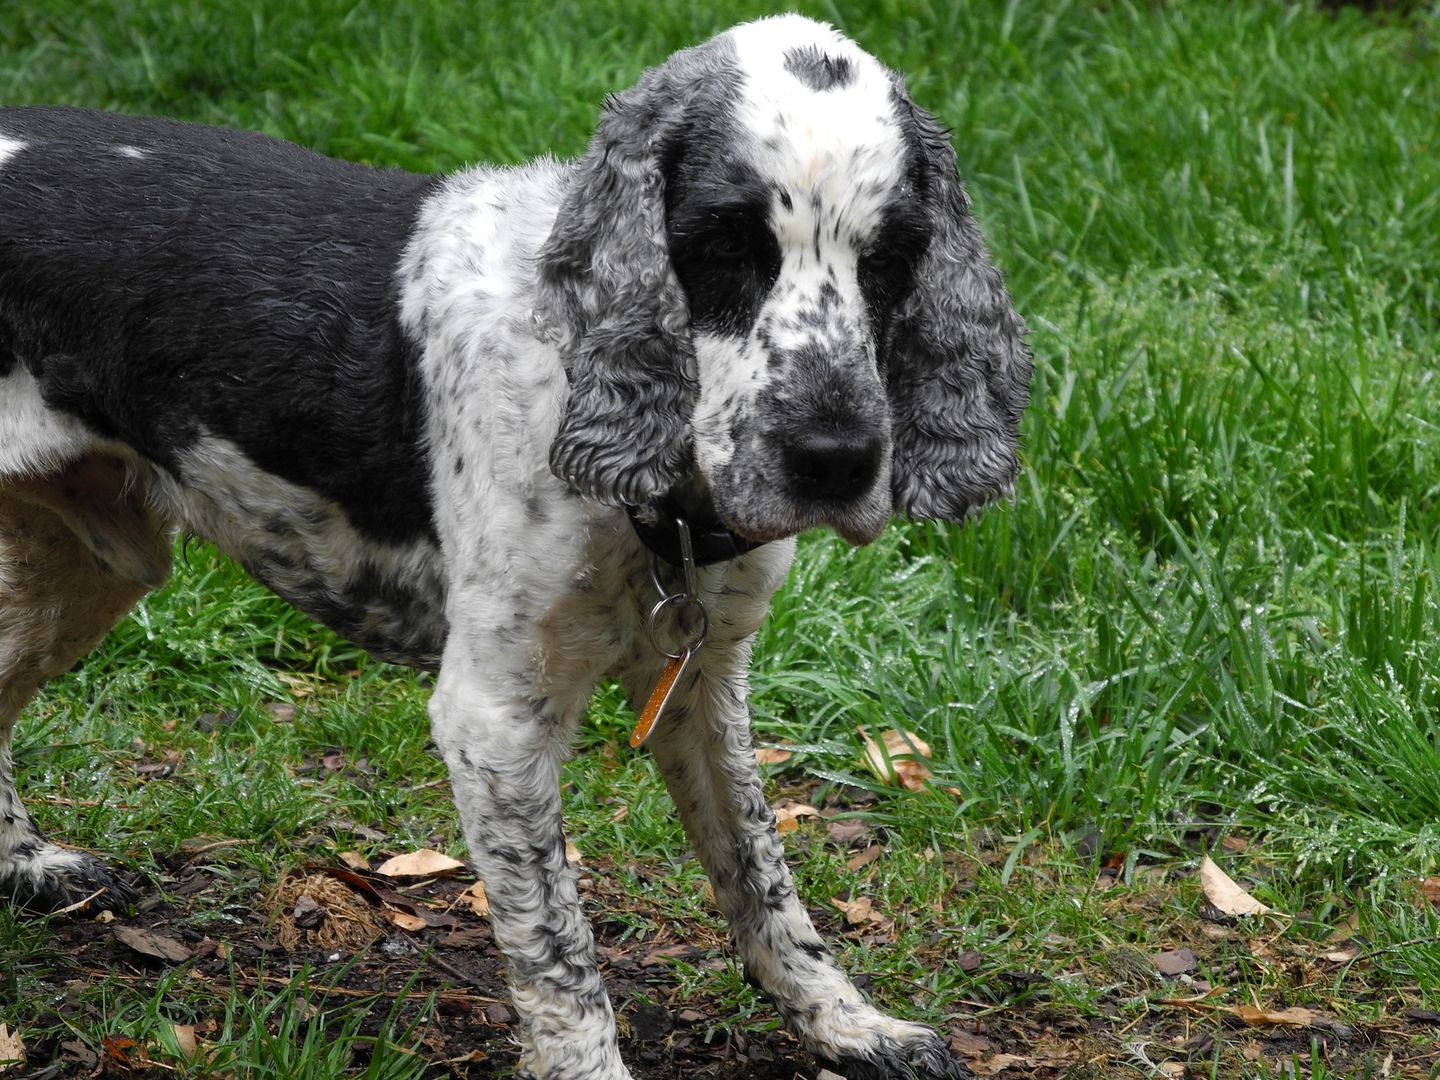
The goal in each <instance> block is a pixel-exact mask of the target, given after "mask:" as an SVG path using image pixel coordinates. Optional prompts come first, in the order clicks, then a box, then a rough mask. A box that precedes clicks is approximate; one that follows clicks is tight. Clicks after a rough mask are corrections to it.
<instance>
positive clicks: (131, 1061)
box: [100, 1035, 150, 1069]
mask: <svg viewBox="0 0 1440 1080" xmlns="http://www.w3.org/2000/svg"><path fill="white" fill-rule="evenodd" d="M100 1045H101V1046H103V1047H104V1048H105V1058H106V1060H107V1061H113V1062H114V1063H115V1064H116V1065H118V1066H120V1068H122V1069H136V1068H139V1067H140V1066H142V1065H146V1064H149V1061H150V1056H149V1055H148V1054H146V1053H145V1047H143V1046H141V1045H140V1043H138V1042H137V1041H136V1040H134V1039H132V1038H130V1037H129V1036H128V1035H106V1036H105V1037H104V1038H103V1039H101V1040H100Z"/></svg>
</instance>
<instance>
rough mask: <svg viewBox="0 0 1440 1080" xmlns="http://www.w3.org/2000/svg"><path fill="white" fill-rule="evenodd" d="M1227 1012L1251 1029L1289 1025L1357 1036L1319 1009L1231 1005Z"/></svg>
mask: <svg viewBox="0 0 1440 1080" xmlns="http://www.w3.org/2000/svg"><path fill="white" fill-rule="evenodd" d="M1225 1012H1228V1013H1229V1014H1230V1015H1231V1016H1235V1017H1238V1018H1239V1019H1240V1020H1242V1021H1243V1022H1244V1023H1245V1024H1247V1025H1248V1026H1250V1027H1266V1026H1270V1025H1275V1024H1288V1025H1290V1026H1292V1027H1307V1028H1317V1029H1319V1030H1322V1031H1332V1032H1334V1033H1335V1034H1336V1035H1338V1036H1340V1038H1342V1039H1349V1038H1351V1037H1353V1036H1354V1034H1355V1032H1354V1030H1353V1029H1352V1028H1351V1027H1350V1026H1349V1025H1348V1024H1343V1023H1341V1022H1340V1021H1339V1020H1336V1019H1335V1017H1333V1016H1331V1015H1330V1014H1329V1013H1327V1012H1321V1011H1320V1010H1319V1009H1306V1008H1302V1007H1300V1006H1299V1005H1294V1006H1291V1007H1290V1008H1288V1009H1262V1008H1259V1007H1257V1006H1255V1005H1231V1006H1229V1007H1228V1008H1227V1009H1225Z"/></svg>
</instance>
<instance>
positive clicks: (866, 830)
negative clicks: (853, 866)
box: [825, 818, 871, 847]
mask: <svg viewBox="0 0 1440 1080" xmlns="http://www.w3.org/2000/svg"><path fill="white" fill-rule="evenodd" d="M825 835H826V836H827V837H828V838H829V840H830V842H831V843H832V844H838V845H840V846H841V847H860V846H862V845H863V846H866V847H868V846H869V842H870V837H871V833H870V826H869V825H868V824H866V823H865V822H863V821H861V820H860V819H859V818H840V819H839V820H838V821H830V822H827V823H826V825H825Z"/></svg>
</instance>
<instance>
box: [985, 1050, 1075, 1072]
mask: <svg viewBox="0 0 1440 1080" xmlns="http://www.w3.org/2000/svg"><path fill="white" fill-rule="evenodd" d="M968 1064H969V1065H970V1070H971V1072H973V1073H975V1074H976V1075H977V1076H998V1075H999V1074H1000V1073H1002V1072H1005V1071H1006V1070H1007V1069H1028V1070H1034V1069H1063V1068H1065V1067H1066V1066H1068V1065H1069V1064H1070V1059H1069V1058H1064V1057H1025V1056H1022V1055H1020V1054H995V1055H994V1056H992V1057H988V1058H985V1059H984V1060H980V1059H973V1060H971V1061H970V1062H969V1063H968Z"/></svg>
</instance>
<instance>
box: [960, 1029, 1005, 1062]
mask: <svg viewBox="0 0 1440 1080" xmlns="http://www.w3.org/2000/svg"><path fill="white" fill-rule="evenodd" d="M950 1049H951V1050H953V1051H955V1053H957V1054H960V1055H961V1056H963V1057H980V1056H982V1055H984V1054H988V1053H990V1052H991V1051H992V1050H994V1049H995V1044H994V1043H992V1042H991V1041H990V1040H989V1039H987V1038H986V1037H985V1036H984V1035H979V1034H977V1033H975V1032H973V1031H969V1030H967V1029H965V1028H952V1029H951V1030H950Z"/></svg>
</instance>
